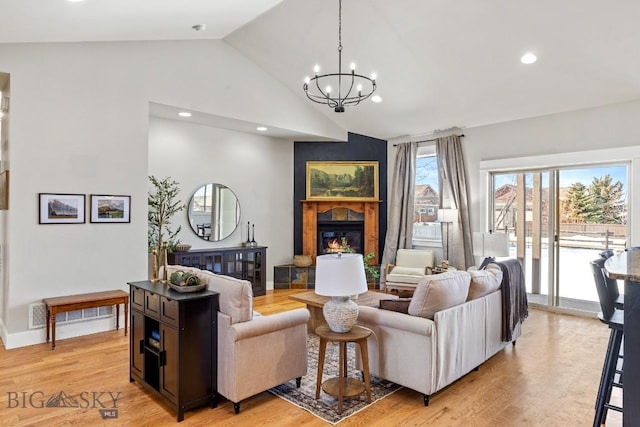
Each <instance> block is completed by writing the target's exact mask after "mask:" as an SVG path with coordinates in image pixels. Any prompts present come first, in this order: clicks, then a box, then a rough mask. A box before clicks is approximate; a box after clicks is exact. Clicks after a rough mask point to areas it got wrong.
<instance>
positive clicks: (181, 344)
mask: <svg viewBox="0 0 640 427" xmlns="http://www.w3.org/2000/svg"><path fill="white" fill-rule="evenodd" d="M129 286H130V301H131V310H130V313H131V322H130V325H131V333H130V336H131V341H130V348H129V350H130V364H129V381H137V382H138V383H140V384H141V385H142V386H144V387H145V388H146V389H147V390H149V391H151V392H152V393H154V394H155V395H156V396H159V397H160V398H161V399H162V400H164V401H165V402H166V403H167V405H169V406H170V407H171V408H172V409H173V410H175V411H176V412H177V419H178V421H182V420H183V419H184V412H185V411H188V410H190V409H193V408H196V407H198V406H202V405H205V404H210V405H211V407H212V408H214V407H215V406H216V404H217V402H216V386H217V371H218V369H217V364H218V359H217V357H218V356H217V355H218V350H217V347H218V326H217V318H218V314H217V312H218V294H217V293H216V292H211V291H208V290H204V291H199V292H187V293H180V292H176V291H174V290H172V289H170V288H169V287H168V286H167V285H165V284H162V283H160V282H158V283H151V282H150V281H140V282H131V283H129Z"/></svg>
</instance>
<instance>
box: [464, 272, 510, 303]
mask: <svg viewBox="0 0 640 427" xmlns="http://www.w3.org/2000/svg"><path fill="white" fill-rule="evenodd" d="M468 272H469V274H470V275H471V285H470V286H469V295H468V296H467V301H471V300H472V299H476V298H480V297H483V296H485V295H489V294H490V293H492V292H495V291H497V290H498V288H499V287H500V283H502V269H501V268H500V266H499V265H498V264H493V263H491V264H489V265H487V267H486V269H484V270H477V269H475V270H472V269H469V270H468Z"/></svg>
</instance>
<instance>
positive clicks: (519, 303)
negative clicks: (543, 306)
mask: <svg viewBox="0 0 640 427" xmlns="http://www.w3.org/2000/svg"><path fill="white" fill-rule="evenodd" d="M496 264H498V265H499V266H500V268H501V269H502V284H501V285H500V289H501V290H502V341H512V340H513V331H514V330H515V327H516V326H517V325H518V323H522V322H523V321H524V319H526V318H527V316H528V315H529V305H528V303H527V288H526V283H525V280H524V272H523V271H522V265H521V264H520V261H518V260H517V259H508V260H505V261H500V262H496Z"/></svg>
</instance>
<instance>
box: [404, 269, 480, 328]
mask: <svg viewBox="0 0 640 427" xmlns="http://www.w3.org/2000/svg"><path fill="white" fill-rule="evenodd" d="M470 282H471V276H470V275H469V273H467V272H466V271H449V272H447V273H442V274H434V275H430V276H424V277H423V278H422V280H420V282H419V283H418V286H417V287H416V290H415V291H414V293H413V297H412V298H411V303H410V304H409V314H410V315H412V316H420V317H426V318H428V319H431V320H433V316H434V315H435V314H436V312H438V311H441V310H445V309H447V308H450V307H453V306H456V305H459V304H462V303H464V302H465V301H466V300H467V294H468V293H469V284H470Z"/></svg>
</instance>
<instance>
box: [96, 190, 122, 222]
mask: <svg viewBox="0 0 640 427" xmlns="http://www.w3.org/2000/svg"><path fill="white" fill-rule="evenodd" d="M90 218H91V219H90V220H91V222H131V196H106V195H104V196H103V195H97V194H92V195H91V217H90Z"/></svg>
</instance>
